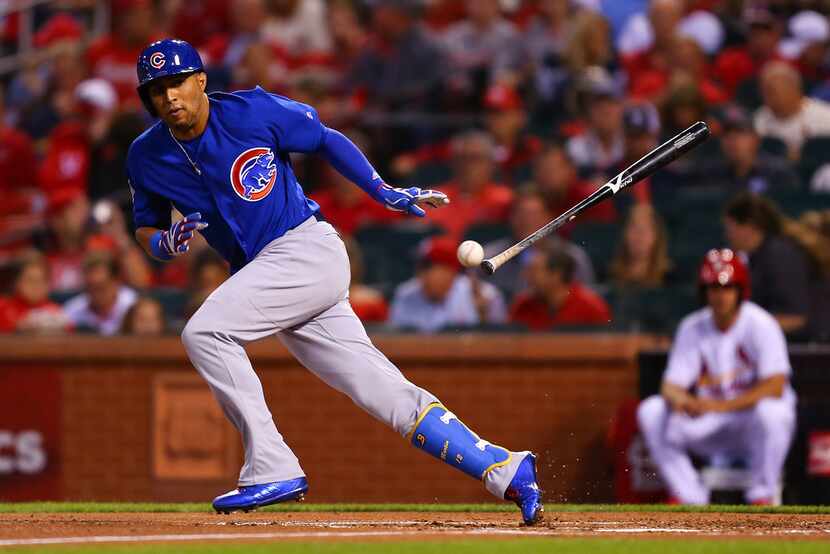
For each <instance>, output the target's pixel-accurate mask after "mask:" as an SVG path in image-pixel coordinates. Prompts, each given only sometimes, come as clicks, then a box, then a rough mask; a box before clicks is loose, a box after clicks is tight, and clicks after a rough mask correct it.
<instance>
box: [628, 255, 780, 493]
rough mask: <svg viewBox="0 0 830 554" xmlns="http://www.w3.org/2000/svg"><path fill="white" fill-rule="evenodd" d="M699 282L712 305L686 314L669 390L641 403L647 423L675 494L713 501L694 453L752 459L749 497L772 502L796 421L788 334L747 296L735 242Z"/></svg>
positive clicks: (709, 259) (708, 261)
mask: <svg viewBox="0 0 830 554" xmlns="http://www.w3.org/2000/svg"><path fill="white" fill-rule="evenodd" d="M699 283H700V287H701V293H702V294H703V295H705V296H704V297H705V299H706V302H707V304H708V306H707V307H704V308H702V309H700V310H697V311H696V312H693V313H692V314H690V315H689V316H687V317H686V318H685V319H684V320H683V321H682V322H681V324H680V327H679V329H678V331H677V336H676V337H675V340H674V345H673V346H672V350H671V354H670V355H669V363H668V367H667V368H666V373H665V375H664V377H663V386H662V390H661V394H660V395H657V396H652V397H651V398H647V399H646V400H644V401H643V402H642V403H641V404H640V407H639V409H638V413H637V419H638V423H639V426H640V431H641V432H642V433H643V436H644V437H645V442H646V445H647V446H648V449H649V452H650V453H651V456H652V458H653V459H654V461H655V462H656V464H657V467H658V468H659V471H660V474H661V476H662V477H663V480H664V481H665V482H666V484H667V486H668V488H669V491H670V493H671V495H672V497H673V499H674V500H675V501H677V502H680V503H683V504H707V503H708V502H709V491H708V490H706V488H705V487H704V486H703V484H702V483H701V482H700V478H699V476H698V474H697V472H696V471H695V469H694V467H693V466H692V462H691V460H690V459H689V455H688V452H689V451H691V452H693V453H695V454H698V455H701V456H707V457H713V456H715V457H717V456H722V457H735V458H739V459H744V460H747V461H748V464H749V471H750V473H751V476H752V477H751V486H750V488H749V489H747V490H746V492H745V495H746V499H747V501H748V502H750V503H753V504H771V503H772V502H773V499H774V498H775V496H776V495H775V492H776V489H777V487H778V481H779V479H780V476H781V470H782V468H783V466H784V460H785V458H786V456H787V450H788V449H789V446H790V440H791V439H792V436H793V432H794V429H795V394H794V392H793V390H792V388H791V387H790V385H789V375H790V361H789V358H788V355H787V344H786V341H785V339H784V333H783V332H782V331H781V327H780V326H779V325H778V323H777V322H776V320H775V319H774V318H773V317H772V316H771V315H770V314H769V313H768V312H766V311H764V310H763V309H762V308H761V307H760V306H758V305H757V304H754V303H752V302H750V301H749V300H747V298H748V297H749V274H748V271H747V268H746V266H745V265H744V264H743V262H742V261H741V260H740V259H739V258H738V257H737V256H736V255H735V254H734V253H733V252H732V251H731V250H728V249H724V250H711V251H710V252H709V253H708V254H707V255H706V257H705V259H704V261H703V265H702V266H701V268H700V275H699Z"/></svg>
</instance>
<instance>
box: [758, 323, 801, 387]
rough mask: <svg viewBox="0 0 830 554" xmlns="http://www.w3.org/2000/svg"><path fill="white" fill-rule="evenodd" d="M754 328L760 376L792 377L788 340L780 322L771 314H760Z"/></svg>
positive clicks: (764, 377)
mask: <svg viewBox="0 0 830 554" xmlns="http://www.w3.org/2000/svg"><path fill="white" fill-rule="evenodd" d="M760 315H762V316H765V317H758V318H757V319H756V324H755V325H754V326H753V339H754V342H755V347H756V348H757V352H758V376H759V377H760V378H761V379H766V378H768V377H772V376H774V375H790V373H791V372H792V368H791V367H790V357H789V354H788V352H787V339H786V338H785V337H784V332H783V331H782V330H781V326H780V325H779V324H778V322H777V321H776V320H775V318H773V317H772V316H770V315H769V314H766V313H762V314H760Z"/></svg>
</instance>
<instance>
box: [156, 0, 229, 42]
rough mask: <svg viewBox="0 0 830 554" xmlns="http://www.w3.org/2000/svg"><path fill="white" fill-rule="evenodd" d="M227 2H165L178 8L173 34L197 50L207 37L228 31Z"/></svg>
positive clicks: (223, 0) (213, 0)
mask: <svg viewBox="0 0 830 554" xmlns="http://www.w3.org/2000/svg"><path fill="white" fill-rule="evenodd" d="M229 3H230V2H228V1H227V0H200V1H199V2H175V3H174V2H169V3H167V2H165V4H167V5H172V6H176V11H175V13H172V14H170V15H169V17H170V19H172V20H173V25H172V31H171V34H172V35H173V36H175V37H178V38H180V39H182V40H186V41H187V42H189V43H190V44H193V45H194V46H196V47H197V48H199V47H201V46H202V43H203V42H204V40H205V39H206V38H207V37H212V36H215V35H217V34H219V33H222V32H224V31H226V30H227V29H228V26H229V24H228V19H229V17H228V4H229Z"/></svg>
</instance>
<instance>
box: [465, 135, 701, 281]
mask: <svg viewBox="0 0 830 554" xmlns="http://www.w3.org/2000/svg"><path fill="white" fill-rule="evenodd" d="M708 137H709V127H708V126H707V125H706V123H704V122H703V121H698V122H697V123H694V124H693V125H691V126H690V127H689V128H688V129H686V130H685V131H682V132H680V133H678V134H677V135H676V136H674V137H672V138H671V139H669V140H667V141H666V142H664V143H663V144H661V145H660V146H658V147H657V148H655V149H654V150H652V151H651V152H649V153H648V154H646V155H645V156H643V157H642V158H640V159H639V160H637V161H636V162H634V163H633V164H631V165H630V166H628V167H627V168H625V169H624V170H623V171H622V172H621V173H619V174H618V175H617V176H616V177H614V178H613V179H611V180H610V181H608V182H607V183H605V184H604V185H602V186H601V187H600V188H598V189H597V190H595V191H594V192H593V193H591V195H590V196H588V197H587V198H585V199H584V200H582V201H581V202H579V203H578V204H577V205H575V206H574V207H573V208H571V209H570V210H568V211H566V212H565V213H563V214H562V215H560V216H559V217H557V218H556V219H554V220H552V221H551V222H549V223H547V224H546V225H544V226H543V227H541V228H539V229H537V230H536V231H535V232H534V233H533V234H531V235H529V236H527V237H525V238H523V239H522V240H520V241H519V242H517V243H516V244H514V245H513V246H511V247H510V248H508V249H506V250H504V251H503V252H500V253H499V254H496V255H495V256H493V257H492V258H487V259H486V260H484V261H483V262H481V269H482V270H483V271H484V272H485V273H486V274H487V275H492V274H493V273H495V272H496V270H497V269H498V268H500V267H501V266H502V265H504V264H505V263H506V262H508V261H509V260H511V259H512V258H514V257H515V256H517V255H518V254H519V253H520V252H522V251H523V250H525V249H526V248H528V247H530V246H531V245H533V244H534V243H535V242H536V241H538V240H539V239H541V238H543V237H546V236H547V235H549V234H551V233H552V232H553V231H555V230H556V229H558V228H559V227H561V226H562V225H564V224H566V223H568V222H570V221H572V220H573V219H574V218H575V217H576V216H578V215H579V214H580V213H582V212H583V211H585V210H587V209H588V208H590V207H591V206H594V205H596V204H599V203H600V202H602V201H603V200H605V199H606V198H610V197H612V196H614V195H615V194H617V193H618V192H619V191H620V190H622V189H624V188H625V187H628V186H630V185H632V184H634V183H637V182H639V181H641V180H643V179H645V178H646V177H648V176H649V175H652V174H653V173H654V172H656V171H657V170H658V169H660V168H662V167H665V166H666V165H668V164H669V163H671V162H673V161H674V160H675V159H677V158H678V157H679V156H682V155H683V154H685V153H686V152H688V151H689V150H691V149H692V148H694V147H696V146H697V145H699V144H701V143H702V142H703V141H704V140H706V139H707V138H708Z"/></svg>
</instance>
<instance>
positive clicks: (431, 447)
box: [407, 403, 511, 481]
mask: <svg viewBox="0 0 830 554" xmlns="http://www.w3.org/2000/svg"><path fill="white" fill-rule="evenodd" d="M407 438H408V439H409V440H410V441H411V442H412V445H413V446H415V448H420V449H421V450H423V451H425V452H428V453H429V454H432V455H433V456H435V457H436V458H439V459H441V460H443V461H444V462H445V463H447V464H448V465H451V466H452V467H456V468H458V469H460V470H461V471H463V472H464V473H466V474H467V475H469V476H471V477H475V478H476V479H480V480H482V481H483V480H484V478H485V477H486V476H487V474H488V473H489V472H490V471H492V470H493V469H495V468H497V467H501V466H503V465H506V464H508V463H509V462H510V456H511V454H510V451H509V450H507V449H506V448H502V447H501V446H496V445H494V444H490V443H489V442H487V441H486V440H482V439H480V438H479V437H478V435H476V434H475V433H473V432H472V431H470V429H469V428H468V427H467V426H466V425H464V424H463V423H461V421H460V420H459V419H458V418H457V417H455V414H453V413H452V412H451V411H449V410H447V409H446V408H445V407H444V406H442V405H441V404H438V403H433V404H430V405H429V406H427V407H426V408H424V410H423V411H422V412H421V414H420V415H419V416H418V419H417V420H416V421H415V425H414V426H413V428H412V431H411V432H410V433H409V436H408V437H407Z"/></svg>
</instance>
